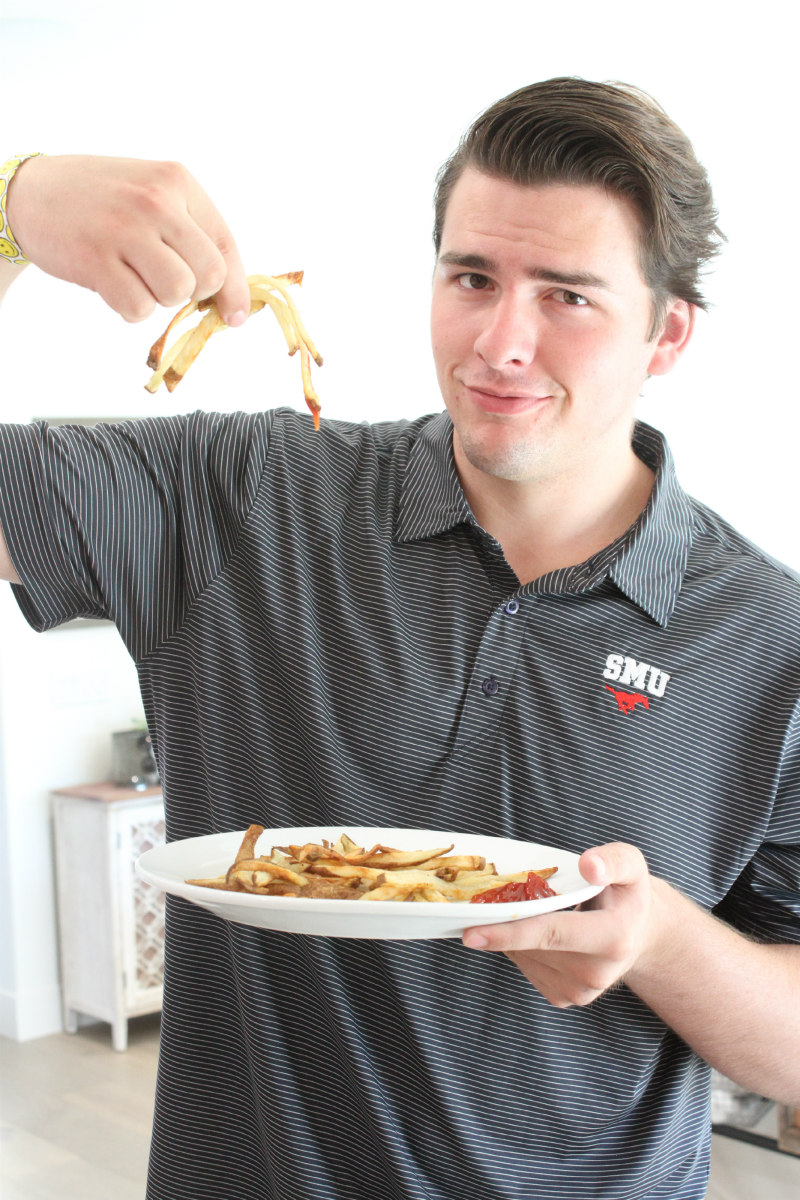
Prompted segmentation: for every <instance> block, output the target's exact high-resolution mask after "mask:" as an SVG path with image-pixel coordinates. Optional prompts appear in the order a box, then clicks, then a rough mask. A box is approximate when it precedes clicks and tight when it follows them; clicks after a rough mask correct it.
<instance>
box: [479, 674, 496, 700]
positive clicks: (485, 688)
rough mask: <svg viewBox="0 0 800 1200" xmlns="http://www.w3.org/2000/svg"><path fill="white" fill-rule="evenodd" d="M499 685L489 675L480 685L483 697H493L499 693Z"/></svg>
mask: <svg viewBox="0 0 800 1200" xmlns="http://www.w3.org/2000/svg"><path fill="white" fill-rule="evenodd" d="M499 690H500V684H499V683H498V682H497V680H496V679H495V677H494V675H490V676H489V678H488V679H484V681H483V683H482V684H481V691H482V692H483V694H484V696H494V695H496V694H497V692H499Z"/></svg>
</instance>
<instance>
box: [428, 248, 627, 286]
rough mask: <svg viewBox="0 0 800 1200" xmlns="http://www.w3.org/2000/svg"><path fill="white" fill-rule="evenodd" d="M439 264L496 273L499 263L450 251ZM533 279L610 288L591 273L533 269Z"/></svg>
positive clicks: (531, 275)
mask: <svg viewBox="0 0 800 1200" xmlns="http://www.w3.org/2000/svg"><path fill="white" fill-rule="evenodd" d="M439 262H440V263H443V264H444V266H446V267H464V268H465V269H466V270H469V271H489V272H492V271H496V270H497V263H496V262H495V261H494V260H493V259H491V258H486V257H485V256H484V255H483V254H456V253H455V252H454V251H448V252H447V253H446V254H440V255H439ZM528 275H529V276H530V278H531V279H539V280H541V281H542V282H543V283H560V284H562V285H563V286H564V287H570V288H572V287H585V288H587V287H593V288H606V289H608V287H609V286H610V285H609V284H608V282H607V281H606V280H605V279H601V277H600V276H599V275H594V274H593V273H592V272H591V271H551V270H550V269H549V268H547V267H531V268H530V270H529V271H528Z"/></svg>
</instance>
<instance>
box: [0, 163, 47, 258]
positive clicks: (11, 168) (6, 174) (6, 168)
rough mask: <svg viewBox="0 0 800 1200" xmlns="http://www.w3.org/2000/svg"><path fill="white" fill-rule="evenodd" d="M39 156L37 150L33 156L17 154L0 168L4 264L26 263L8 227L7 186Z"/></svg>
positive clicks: (0, 243)
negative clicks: (25, 164)
mask: <svg viewBox="0 0 800 1200" xmlns="http://www.w3.org/2000/svg"><path fill="white" fill-rule="evenodd" d="M40 155H41V151H39V150H36V151H35V152H34V153H33V154H17V155H16V156H15V157H14V158H8V159H6V161H5V162H4V163H3V165H2V167H0V261H3V260H5V261H6V262H10V263H20V264H22V263H26V262H27V261H28V259H27V258H26V257H25V255H24V254H23V253H22V251H21V250H20V248H19V246H18V245H17V243H16V241H15V240H14V235H13V233H12V232H11V230H10V229H9V227H8V218H7V217H6V201H7V199H8V188H9V184H10V183H11V180H12V179H13V178H14V175H15V173H16V171H18V170H19V168H20V167H21V166H22V164H23V163H24V162H27V161H28V159H29V158H39V157H40Z"/></svg>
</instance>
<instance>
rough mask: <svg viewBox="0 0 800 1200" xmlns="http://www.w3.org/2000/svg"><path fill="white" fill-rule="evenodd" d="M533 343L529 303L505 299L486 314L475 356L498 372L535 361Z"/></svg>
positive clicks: (534, 344) (534, 335)
mask: <svg viewBox="0 0 800 1200" xmlns="http://www.w3.org/2000/svg"><path fill="white" fill-rule="evenodd" d="M536 344H537V329H536V320H535V316H534V314H533V312H532V311H531V306H530V304H527V305H524V304H522V303H521V302H520V301H519V300H518V299H516V298H515V297H513V296H504V297H502V298H501V299H500V300H499V301H498V302H497V304H495V305H494V306H493V307H492V308H491V309H490V310H489V311H488V312H487V313H486V323H485V325H484V326H483V328H482V329H481V332H480V333H479V334H478V337H477V338H476V339H475V353H476V354H478V355H479V357H480V358H482V359H483V361H484V362H485V363H486V364H487V366H489V367H492V368H493V369H494V370H496V371H499V370H502V369H503V368H504V367H509V366H527V365H528V364H529V363H531V362H532V361H533V359H534V356H535V354H536Z"/></svg>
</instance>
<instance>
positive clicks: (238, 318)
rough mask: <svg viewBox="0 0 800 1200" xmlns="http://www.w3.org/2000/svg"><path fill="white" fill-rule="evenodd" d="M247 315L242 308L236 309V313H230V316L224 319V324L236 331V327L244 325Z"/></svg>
mask: <svg viewBox="0 0 800 1200" xmlns="http://www.w3.org/2000/svg"><path fill="white" fill-rule="evenodd" d="M249 315H250V314H249V313H246V312H245V311H244V309H243V308H240V309H237V311H236V312H234V313H231V314H230V316H228V317H226V318H225V324H226V325H230V327H231V328H232V329H236V327H237V326H238V325H244V323H245V321H246V320H247V318H248V316H249Z"/></svg>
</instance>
